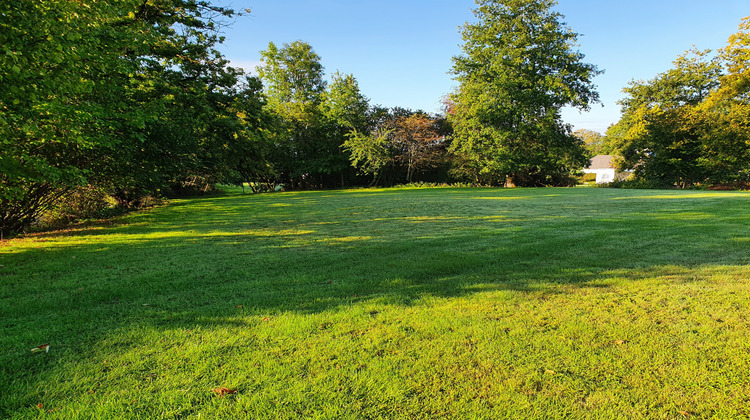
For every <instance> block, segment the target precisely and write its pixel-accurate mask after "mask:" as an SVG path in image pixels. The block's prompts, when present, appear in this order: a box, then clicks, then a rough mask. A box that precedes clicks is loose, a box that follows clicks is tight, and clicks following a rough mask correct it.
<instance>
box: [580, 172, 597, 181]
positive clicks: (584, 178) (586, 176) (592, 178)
mask: <svg viewBox="0 0 750 420" xmlns="http://www.w3.org/2000/svg"><path fill="white" fill-rule="evenodd" d="M581 181H583V182H595V181H596V174H594V173H589V174H583V175H582V176H581Z"/></svg>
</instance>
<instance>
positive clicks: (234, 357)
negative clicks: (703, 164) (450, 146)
mask: <svg viewBox="0 0 750 420" xmlns="http://www.w3.org/2000/svg"><path fill="white" fill-rule="evenodd" d="M749 209H750V194H747V193H727V192H696V191H638V190H611V189H596V188H587V189H551V188H548V189H449V188H445V189H384V190H366V189H363V190H346V191H325V192H288V193H276V194H266V195H241V194H239V193H237V192H230V193H228V194H227V195H225V196H220V197H212V198H202V199H190V200H175V201H173V202H172V204H170V205H169V206H166V207H161V208H156V209H153V210H150V211H146V212H142V213H136V214H131V215H129V216H127V217H125V218H123V219H122V220H121V221H118V222H117V223H114V224H111V225H108V226H101V227H91V228H82V229H78V230H70V231H67V232H54V233H48V234H38V235H35V236H32V237H27V238H20V239H15V240H11V241H6V242H5V243H3V244H2V245H0V253H1V254H0V331H2V333H1V334H0V418H8V417H9V418H60V419H69V418H86V419H91V418H107V419H109V418H142V419H157V418H170V419H171V418H228V419H229V418H269V419H271V418H293V419H301V418H408V419H413V418H443V417H456V418H509V419H511V418H513V419H516V418H540V419H547V418H596V419H600V418H688V417H691V418H710V417H715V418H747V417H750V322H749V319H748V318H749V317H750V281H748V278H749V277H750V211H749ZM45 343H49V344H50V347H49V352H48V353H44V352H41V353H32V352H31V351H30V349H31V348H32V347H36V346H39V345H41V344H45ZM222 387H225V388H227V389H230V390H235V389H236V393H233V394H226V395H219V393H216V392H214V391H212V390H214V389H217V388H222Z"/></svg>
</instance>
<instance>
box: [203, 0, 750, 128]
mask: <svg viewBox="0 0 750 420" xmlns="http://www.w3.org/2000/svg"><path fill="white" fill-rule="evenodd" d="M217 3H218V4H222V5H229V6H230V7H233V8H235V9H244V8H250V9H251V10H252V13H251V14H249V15H247V16H244V17H241V18H239V19H237V20H236V21H235V22H234V23H233V24H232V25H231V26H230V27H229V28H227V29H226V30H225V31H224V35H225V36H226V37H227V40H226V42H225V45H223V46H222V47H221V48H220V50H221V51H222V52H223V53H224V54H225V55H226V56H227V58H229V59H230V60H231V61H232V63H233V64H234V65H236V66H241V67H244V68H246V69H248V70H251V69H254V67H255V66H256V65H258V63H259V61H260V51H262V50H265V49H266V48H267V46H268V43H269V42H271V41H272V42H274V43H276V44H277V45H279V46H280V45H281V44H283V43H291V42H294V41H297V40H302V41H305V42H308V43H309V44H310V45H312V47H313V49H314V50H315V51H316V52H317V53H318V54H319V55H320V56H321V58H322V64H323V66H324V67H325V69H326V74H327V75H330V74H332V73H333V72H335V71H337V70H338V71H341V72H342V73H351V74H354V76H355V77H356V78H357V80H358V81H359V84H360V89H361V90H362V93H363V94H364V95H365V96H367V97H368V98H369V99H370V103H371V104H379V105H383V106H389V107H390V106H402V107H406V108H412V109H423V110H425V111H428V112H437V111H438V110H439V106H440V105H439V103H440V97H441V96H443V95H445V94H447V93H449V92H450V91H451V89H452V88H453V87H454V86H455V85H456V82H455V81H454V80H452V76H451V75H450V74H449V71H450V68H451V57H453V56H454V55H457V54H459V53H460V51H461V49H460V46H461V35H460V33H459V27H460V26H461V25H463V24H464V22H466V21H471V20H472V19H473V15H472V13H471V10H472V9H473V8H474V6H475V4H474V1H473V0H432V1H427V0H242V1H241V0H233V1H231V2H229V1H224V2H221V1H219V2H217ZM556 10H557V11H559V12H560V13H562V14H563V15H565V22H567V23H568V25H569V26H570V27H571V28H572V29H573V30H574V31H575V32H578V33H579V34H581V37H580V38H579V44H580V46H579V50H580V51H581V52H582V53H583V54H585V55H586V58H585V61H586V62H588V63H592V64H595V65H597V66H598V67H599V68H600V69H603V70H605V73H604V74H603V75H601V76H599V77H597V78H596V79H595V80H594V83H595V84H596V85H597V86H598V91H599V93H600V95H601V99H602V102H603V104H604V106H603V107H602V106H600V105H596V106H595V107H594V108H593V109H592V110H591V111H590V112H588V113H580V112H578V111H577V110H567V111H565V112H564V114H563V118H564V120H565V121H566V122H568V123H570V124H573V125H574V127H575V128H576V129H579V128H585V129H590V130H595V131H600V132H604V131H605V130H606V128H607V126H609V125H610V124H612V123H615V122H617V120H618V118H619V106H618V105H617V104H616V102H617V100H619V99H620V98H621V97H622V93H621V90H622V88H623V87H625V86H626V85H627V83H628V82H629V81H630V80H632V79H636V80H638V79H650V78H653V77H654V76H655V75H656V74H657V73H660V72H663V71H665V70H668V69H669V68H670V67H671V63H672V61H673V60H674V59H675V58H676V57H677V56H678V55H680V54H682V53H683V52H684V51H686V50H688V49H690V48H692V47H693V45H695V46H696V47H697V48H699V49H709V48H710V49H719V48H722V47H723V46H725V45H726V41H727V38H729V36H730V35H731V34H733V33H735V32H737V30H738V25H739V23H740V20H741V19H742V18H743V17H745V16H748V15H750V0H710V1H709V0H700V1H699V0H650V1H647V0H626V1H607V0H559V4H558V6H557V7H556Z"/></svg>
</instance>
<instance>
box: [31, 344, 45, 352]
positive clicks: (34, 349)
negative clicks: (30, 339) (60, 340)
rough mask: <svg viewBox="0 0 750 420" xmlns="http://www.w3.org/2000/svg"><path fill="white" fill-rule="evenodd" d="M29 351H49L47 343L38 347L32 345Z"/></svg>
mask: <svg viewBox="0 0 750 420" xmlns="http://www.w3.org/2000/svg"><path fill="white" fill-rule="evenodd" d="M31 352H32V353H40V352H45V353H49V344H42V345H41V346H39V347H34V348H33V349H31Z"/></svg>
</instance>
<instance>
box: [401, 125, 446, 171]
mask: <svg viewBox="0 0 750 420" xmlns="http://www.w3.org/2000/svg"><path fill="white" fill-rule="evenodd" d="M444 140H445V136H443V135H441V133H440V131H439V127H438V124H437V121H436V119H433V118H431V117H430V116H428V115H426V114H424V113H422V112H416V113H414V114H412V115H409V116H408V117H401V118H398V119H397V120H396V123H395V130H394V131H393V146H394V149H395V150H396V159H397V160H398V161H399V162H400V163H401V164H402V165H403V166H404V167H405V168H406V182H412V181H413V178H414V174H415V173H416V172H418V171H420V170H424V169H427V168H434V167H435V166H437V165H438V164H439V163H440V161H441V159H442V158H443V156H444V155H445V153H444V152H445V150H444V147H443V146H444Z"/></svg>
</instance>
